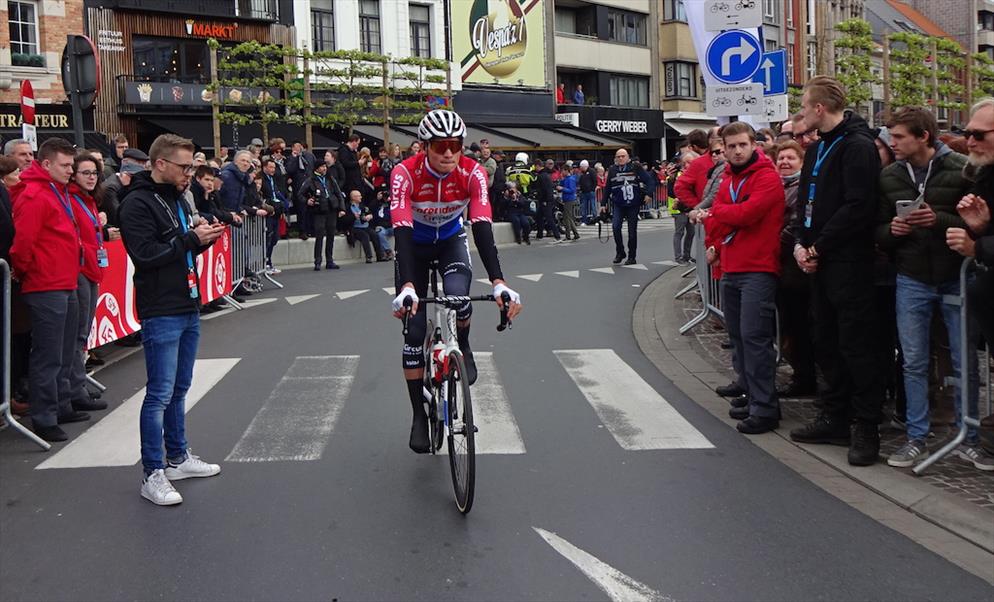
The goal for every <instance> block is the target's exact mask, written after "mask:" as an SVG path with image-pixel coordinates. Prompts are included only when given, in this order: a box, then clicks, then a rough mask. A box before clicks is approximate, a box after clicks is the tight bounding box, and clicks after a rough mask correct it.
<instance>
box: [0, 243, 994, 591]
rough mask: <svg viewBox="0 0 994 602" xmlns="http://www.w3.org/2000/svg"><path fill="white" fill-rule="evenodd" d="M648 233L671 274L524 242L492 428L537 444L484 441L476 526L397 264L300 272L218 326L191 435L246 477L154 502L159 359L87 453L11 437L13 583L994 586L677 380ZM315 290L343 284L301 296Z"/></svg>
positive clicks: (135, 368)
mask: <svg viewBox="0 0 994 602" xmlns="http://www.w3.org/2000/svg"><path fill="white" fill-rule="evenodd" d="M646 228H649V226H646ZM640 242H641V243H642V250H641V252H640V257H639V259H640V260H641V261H642V262H643V264H642V265H644V266H645V267H646V268H647V269H644V270H643V269H621V268H616V269H614V270H613V271H614V273H613V274H609V273H605V271H591V269H596V268H604V267H607V266H610V260H611V258H612V255H613V247H612V245H601V244H599V243H598V242H597V241H596V240H592V239H590V238H589V237H588V238H586V239H585V240H583V241H581V242H579V243H576V244H570V245H565V244H564V245H556V246H546V245H542V244H536V245H533V246H532V247H530V248H527V247H523V248H518V247H513V248H508V249H502V250H501V260H502V263H503V266H504V271H505V274H507V275H508V276H509V283H510V284H511V286H512V287H514V288H516V289H517V290H518V291H519V292H521V293H522V295H523V299H524V302H525V311H524V313H523V314H522V316H521V317H520V319H519V320H518V321H517V322H516V323H515V326H514V328H513V329H512V330H511V331H509V332H505V333H501V334H498V333H497V332H495V330H494V325H495V324H496V322H497V312H496V310H495V309H494V308H493V307H485V306H478V307H476V313H475V316H474V326H473V337H472V338H473V346H474V349H475V350H476V351H477V352H486V351H491V352H492V353H493V356H492V364H491V365H492V366H493V367H494V368H495V369H496V371H497V373H498V374H499V380H498V381H495V384H494V385H493V386H490V387H483V388H482V389H481V388H480V387H479V386H478V387H475V388H474V390H475V394H476V396H477V405H478V406H479V407H484V406H488V405H492V406H493V407H491V408H490V410H492V412H493V415H494V416H495V417H496V418H495V419H494V424H493V425H492V428H491V429H490V431H488V424H487V423H486V422H483V423H481V424H480V425H479V426H480V435H479V437H480V440H481V442H487V444H491V445H492V446H493V447H495V448H497V447H502V446H503V448H504V450H505V451H515V452H518V453H486V454H481V455H479V456H478V459H477V462H478V479H477V492H476V503H475V505H474V507H473V510H472V512H471V513H470V514H469V515H468V516H465V517H464V516H462V515H460V514H459V513H458V511H457V510H456V508H455V505H454V503H453V501H452V490H451V481H450V477H449V472H448V466H447V459H446V458H445V456H438V457H429V456H418V455H415V454H413V453H411V452H410V451H409V450H408V448H407V434H408V428H409V420H410V409H409V404H408V402H407V399H406V392H405V387H404V382H403V379H402V376H401V373H400V345H401V334H400V325H399V322H397V321H396V320H394V319H392V318H391V317H389V313H388V312H389V309H388V308H389V301H390V298H391V297H390V295H388V294H387V293H386V292H384V291H383V290H382V289H383V287H388V286H391V285H392V282H391V278H392V267H391V266H390V265H386V264H375V265H370V266H367V265H353V266H346V267H345V268H344V269H342V270H339V271H337V272H326V271H322V272H320V273H315V272H312V271H309V270H308V271H289V272H286V273H284V274H283V275H281V277H280V280H281V281H282V282H283V283H284V284H285V285H286V289H285V290H283V291H267V292H266V293H264V294H262V295H258V296H256V297H253V299H256V298H258V297H266V298H273V299H275V301H272V302H269V303H266V304H263V305H258V306H256V307H253V308H251V309H248V310H246V311H244V312H240V313H232V314H228V315H221V316H219V317H217V318H214V319H211V320H209V321H205V322H204V323H203V329H202V339H201V346H200V355H199V357H200V358H201V359H203V360H212V359H213V360H220V359H229V360H230V361H227V362H223V361H221V362H205V363H203V364H202V366H201V370H202V373H203V375H204V376H202V377H201V378H200V381H201V382H207V383H208V384H207V385H206V386H204V387H202V388H203V389H204V390H203V391H202V392H201V393H202V395H198V399H199V401H198V402H197V404H196V405H195V406H194V407H193V408H190V409H189V412H188V420H187V427H188V438H189V440H190V444H191V446H192V447H193V449H194V451H195V453H197V454H199V455H201V456H202V457H203V458H205V459H206V460H208V461H212V462H220V463H221V464H222V473H221V475H220V476H218V477H214V478H210V479H200V480H197V479H193V480H188V481H181V482H179V483H178V484H177V488H178V490H179V491H180V492H181V493H182V494H183V496H184V499H185V501H184V503H183V504H182V505H180V506H177V507H172V508H161V507H156V506H153V505H152V504H150V503H149V502H147V501H145V500H143V499H141V498H140V497H139V495H138V487H139V480H140V476H141V470H140V468H139V467H138V466H137V464H136V461H137V450H136V449H134V447H133V446H131V445H129V444H127V442H128V441H129V440H130V439H129V437H132V438H133V437H135V436H136V435H135V432H136V431H137V424H136V422H135V423H134V424H132V423H131V421H129V420H123V421H121V425H122V426H117V425H116V424H115V419H114V413H117V416H118V418H120V417H122V416H124V417H125V418H127V415H126V413H127V412H128V411H130V410H133V408H134V406H135V403H136V400H137V399H140V389H141V388H142V387H143V386H144V373H143V369H144V364H143V359H142V355H141V354H140V353H139V354H135V355H133V356H131V357H129V358H126V359H124V360H122V361H120V362H118V363H117V364H115V365H113V366H111V367H109V368H107V369H105V370H103V371H101V372H100V373H99V378H100V380H101V381H102V382H103V383H104V384H106V385H107V386H108V387H109V391H108V393H107V394H106V395H105V397H106V398H107V399H108V400H109V401H110V402H111V404H112V407H111V410H110V411H106V412H101V413H97V414H96V415H95V418H96V419H97V421H95V422H93V423H88V424H81V425H69V428H68V431H69V432H70V434H71V436H73V437H74V438H77V442H76V443H75V444H74V445H75V446H76V447H75V448H69V449H66V444H56V447H54V448H53V450H52V451H51V452H48V453H42V452H39V451H36V449H34V448H33V447H32V445H31V444H30V443H28V442H27V441H26V440H24V439H22V438H20V437H19V436H17V435H16V433H13V432H12V431H11V430H10V429H7V430H6V431H4V432H2V433H0V501H2V504H0V598H2V599H3V600H10V601H13V600H29V599H34V600H135V599H141V600H145V599H148V600H158V599H162V600H334V599H338V600H351V599H367V600H469V599H472V600H517V599H522V600H605V599H611V598H613V599H626V598H627V599H657V600H662V599H666V598H672V599H675V600H833V601H834V600H866V599H874V600H926V599H928V600H931V599H950V600H952V599H955V600H974V599H978V600H979V599H986V600H990V599H991V593H992V592H991V588H990V586H989V585H987V584H986V583H984V582H983V581H981V580H980V579H978V578H976V577H974V576H972V575H970V574H969V573H966V572H965V571H963V570H961V569H959V568H958V567H956V566H954V565H952V564H950V563H948V562H947V561H946V560H944V559H942V558H940V557H939V556H936V555H935V554H933V553H931V552H929V551H928V550H926V549H925V548H923V547H921V546H919V545H917V544H915V543H914V542H912V541H911V540H909V539H907V538H905V537H904V536H902V535H899V534H898V533H896V532H894V531H892V530H890V529H888V528H887V527H884V526H882V525H880V524H878V523H877V522H875V521H873V520H872V519H870V518H868V517H866V516H865V515H863V514H861V513H860V512H858V511H857V510H855V509H853V508H851V507H849V506H848V505H846V504H845V503H843V502H841V501H839V500H837V499H836V498H834V497H832V496H831V495H829V494H828V493H825V492H824V491H822V490H821V489H819V488H818V487H816V486H814V485H812V484H810V483H809V482H807V481H806V480H805V479H804V478H803V477H801V476H799V475H798V474H796V473H794V472H793V471H792V470H790V469H789V468H786V467H785V466H783V465H781V464H780V463H778V462H777V461H776V460H774V459H772V458H771V457H769V456H767V455H766V454H765V453H763V452H762V451H760V450H759V449H757V448H756V447H755V446H753V445H751V444H750V443H749V442H748V441H746V440H745V439H744V438H743V437H742V436H741V435H739V434H738V433H736V432H734V431H733V430H732V429H730V428H728V427H727V426H725V425H724V424H722V423H720V422H718V421H716V420H715V419H714V418H712V417H711V416H710V415H708V414H707V413H706V412H705V411H704V410H702V409H701V408H699V407H698V406H697V405H696V404H695V403H694V402H693V401H691V400H689V399H688V398H686V397H685V396H684V395H683V394H682V393H681V392H680V391H679V390H678V389H676V388H675V387H674V386H673V385H672V384H671V383H670V382H669V381H667V380H666V379H665V378H664V377H663V376H662V375H660V374H659V372H658V371H657V370H656V369H655V368H654V367H653V366H652V365H651V364H650V363H649V362H648V360H646V359H645V358H644V357H643V356H642V354H641V353H640V352H639V349H638V347H637V345H636V343H635V340H634V338H633V335H632V332H631V312H632V308H633V306H634V303H635V300H636V298H637V297H638V295H639V293H640V291H641V290H642V287H644V286H645V285H646V284H648V283H649V282H651V281H652V280H653V279H654V278H656V277H657V276H658V275H659V274H660V273H661V272H662V271H663V270H666V269H672V268H671V267H670V266H665V265H659V264H654V263H652V262H653V261H658V260H663V259H666V258H668V257H669V256H670V252H669V250H668V249H670V233H669V232H668V231H665V229H662V230H661V229H658V224H657V225H656V227H655V228H654V229H653V231H644V232H643V236H642V237H641V241H640ZM573 271H576V274H575V276H576V277H574V273H573ZM556 272H564V274H557V273H556ZM537 274H541V277H538V278H536V276H535V275H537ZM521 275H529V276H531V280H529V279H525V278H520V277H519V276H521ZM480 276H483V274H482V273H481V274H480ZM536 280H537V281H536ZM476 286H477V284H474V287H476ZM478 287H479V288H474V293H476V292H478V293H481V294H482V293H483V292H485V291H486V288H485V287H484V286H483V285H482V284H479V285H478ZM356 291H366V292H363V293H358V294H356ZM336 293H344V294H340V295H339V294H336ZM350 293H351V294H350ZM302 295H318V296H316V297H313V298H310V299H307V300H301V299H291V300H292V301H297V303H296V304H293V305H291V304H290V303H289V302H288V301H287V299H286V297H287V296H291V297H297V296H302ZM590 350H607V351H597V352H593V351H590ZM557 351H558V352H559V353H558V354H557V353H556V352H557ZM566 352H569V353H566ZM356 356H357V357H356ZM236 360H237V361H236ZM593 360H596V362H594V363H591V361H593ZM597 362H600V364H599V365H598V364H597ZM136 394H138V397H135V398H132V396H134V395H136ZM129 398H132V399H131V400H130V401H128V400H129ZM505 398H506V400H507V404H506V405H504V404H502V403H500V400H502V399H505ZM495 400H496V401H495ZM129 404H130V406H129ZM654 404H655V405H654ZM129 407H130V410H129ZM647 407H649V408H658V411H659V412H660V413H661V415H663V416H666V417H667V419H666V420H662V421H661V420H659V419H658V415H656V414H651V413H647V412H646V411H645V410H646V408H647ZM667 412H670V413H667ZM479 413H480V412H478V414H479ZM681 417H682V418H681ZM478 420H479V417H478ZM105 422H106V426H104V427H103V428H102V430H94V431H93V433H92V434H91V435H90V436H89V437H84V438H82V439H81V438H80V436H81V434H83V433H84V432H85V431H86V430H87V429H98V427H100V425H101V423H105ZM498 422H500V424H498ZM129 425H130V426H129ZM488 432H489V433H494V435H490V438H489V439H488ZM84 439H85V440H84ZM122 441H124V442H125V443H124V444H122V443H121V442H122ZM481 445H483V443H481ZM61 449H66V451H65V452H60V451H59V450H61ZM115 454H116V455H115ZM131 458H133V461H131V462H130V463H129V462H128V460H129V459H131ZM226 458H231V459H230V460H227V461H226ZM43 461H47V462H48V465H49V466H68V465H73V464H74V463H75V464H78V465H81V466H78V467H63V468H58V467H52V468H39V465H40V464H42V462H43ZM113 464H117V465H113Z"/></svg>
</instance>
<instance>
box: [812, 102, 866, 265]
mask: <svg viewBox="0 0 994 602" xmlns="http://www.w3.org/2000/svg"><path fill="white" fill-rule="evenodd" d="M839 137H843V138H842V140H840V141H839V142H838V144H836V145H835V148H834V149H832V152H831V153H827V154H826V156H825V159H824V162H823V163H822V165H821V168H820V169H819V173H818V180H817V183H816V188H815V198H814V207H813V212H812V219H811V227H810V228H806V227H804V214H805V205H806V204H807V202H808V190H809V188H810V185H811V182H812V178H811V173H812V171H813V169H814V165H815V160H816V156H817V154H818V150H819V149H823V150H824V151H827V149H828V148H829V146H831V144H832V143H833V142H834V141H835V140H837V139H838V138H839ZM873 138H874V134H873V133H872V132H871V131H870V128H869V126H867V124H866V120H864V119H863V118H862V117H860V116H859V115H857V114H855V113H853V112H852V111H846V112H845V117H844V119H843V120H842V123H840V124H839V125H837V126H836V127H835V128H834V129H832V130H831V131H829V132H825V133H824V134H822V141H821V142H819V143H818V144H817V145H814V146H812V147H811V148H809V149H808V152H807V153H806V154H805V155H804V167H803V168H801V182H800V185H799V187H798V199H797V202H798V204H799V206H800V209H799V211H798V219H797V221H796V222H795V228H794V231H795V232H796V233H797V242H798V243H799V244H801V245H803V246H805V247H810V246H812V245H814V247H815V250H816V251H817V252H818V255H819V256H820V259H819V261H822V262H825V261H866V262H872V261H873V231H874V226H875V224H876V216H877V203H878V198H877V182H878V180H879V178H880V155H879V154H877V147H876V145H874V143H873Z"/></svg>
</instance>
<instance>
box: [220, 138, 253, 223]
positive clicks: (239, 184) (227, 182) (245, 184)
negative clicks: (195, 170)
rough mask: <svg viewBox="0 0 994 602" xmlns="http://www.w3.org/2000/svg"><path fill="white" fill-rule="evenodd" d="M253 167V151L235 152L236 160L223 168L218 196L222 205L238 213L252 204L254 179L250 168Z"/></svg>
mask: <svg viewBox="0 0 994 602" xmlns="http://www.w3.org/2000/svg"><path fill="white" fill-rule="evenodd" d="M251 169H252V153H250V152H249V151H247V150H241V151H238V152H237V153H235V160H234V161H232V162H231V163H229V164H228V165H225V166H224V167H222V168H221V179H222V180H224V186H222V187H221V190H220V191H219V194H218V197H219V198H220V201H221V205H222V206H223V207H224V208H225V209H226V210H228V211H231V212H233V213H238V212H241V211H243V210H245V209H246V207H248V206H251V198H250V197H251V194H252V192H251V190H250V189H251V187H252V186H253V184H252V180H251V178H250V177H249V170H251Z"/></svg>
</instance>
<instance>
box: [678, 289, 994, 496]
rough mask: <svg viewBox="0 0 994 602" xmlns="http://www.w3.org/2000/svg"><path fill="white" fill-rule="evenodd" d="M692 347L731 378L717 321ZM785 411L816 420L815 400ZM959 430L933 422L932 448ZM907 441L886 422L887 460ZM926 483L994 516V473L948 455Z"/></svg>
mask: <svg viewBox="0 0 994 602" xmlns="http://www.w3.org/2000/svg"><path fill="white" fill-rule="evenodd" d="M674 304H675V308H676V309H677V313H678V315H682V316H684V317H685V321H689V320H690V319H691V318H692V317H694V316H695V315H697V314H698V313H699V312H700V307H701V297H700V295H699V294H698V293H697V292H696V291H692V292H690V293H687V294H686V295H684V296H683V297H681V298H680V299H677V300H675V301H674ZM686 338H687V339H688V340H689V341H690V344H691V348H692V349H693V350H694V351H695V352H696V353H697V354H698V355H699V356H700V357H701V358H703V359H704V360H705V361H706V362H707V363H708V364H710V365H711V366H712V367H713V368H714V369H716V370H718V371H721V372H726V373H728V374H729V377H730V379H731V374H732V370H731V366H732V357H731V351H730V350H727V349H722V348H721V343H723V342H724V341H726V340H727V336H726V334H725V331H724V328H723V327H722V326H721V323H720V322H719V321H718V320H716V319H713V318H709V319H707V320H705V321H704V322H703V323H701V324H698V325H697V326H696V327H694V328H693V329H692V330H691V331H690V333H688V336H687V337H686ZM790 375H791V370H790V367H789V366H787V365H786V364H785V363H784V364H783V365H781V366H780V367H779V368H778V370H777V382H778V384H786V383H787V381H788V380H789V379H790ZM980 399H981V403H980V410H981V415H983V414H984V413H985V410H986V403H985V400H986V392H985V390H983V389H982V390H981V393H980ZM781 410H782V412H783V414H784V417H785V418H793V419H796V420H802V421H804V420H808V419H811V418H814V416H815V414H816V412H817V411H816V409H815V407H814V402H813V400H812V399H810V398H808V399H782V400H781ZM884 411H885V415H886V417H887V420H889V419H890V417H891V416H892V415H893V413H894V406H893V403H892V402H888V404H887V405H886V406H885V408H884ZM954 434H955V429H954V428H953V427H952V425H950V424H936V423H935V421H934V420H933V424H932V435H933V436H930V438H929V449H930V450H932V451H935V450H938V449H939V448H940V447H942V444H943V443H944V442H945V441H947V440H949V439H951V438H952V437H953V435H954ZM904 442H905V436H904V432H903V431H902V430H900V429H898V428H896V426H892V425H890V424H888V423H887V422H885V423H884V424H883V425H882V426H881V429H880V447H881V450H880V451H881V455H882V456H883V457H887V456H888V455H889V454H891V453H892V452H893V451H894V450H896V449H897V448H898V447H900V446H901V445H902V444H903V443H904ZM893 470H897V471H901V472H905V473H907V474H908V475H909V476H912V477H913V473H912V472H911V469H910V468H906V469H904V468H894V469H893ZM918 478H920V479H922V480H923V481H925V482H926V483H928V484H930V485H933V486H935V487H937V488H939V489H942V490H944V491H946V492H948V493H951V494H954V495H956V496H957V497H959V498H961V499H962V500H964V501H967V502H969V503H971V504H974V505H976V506H978V507H981V508H984V509H986V510H989V511H991V513H992V514H994V472H984V471H981V470H977V469H976V468H975V467H974V466H973V464H969V463H967V462H965V461H964V460H961V459H959V458H956V457H950V456H947V457H945V458H943V459H942V460H939V461H938V462H936V463H935V464H933V465H932V466H931V467H930V468H929V469H928V470H927V471H926V472H925V474H923V475H921V476H920V477H918Z"/></svg>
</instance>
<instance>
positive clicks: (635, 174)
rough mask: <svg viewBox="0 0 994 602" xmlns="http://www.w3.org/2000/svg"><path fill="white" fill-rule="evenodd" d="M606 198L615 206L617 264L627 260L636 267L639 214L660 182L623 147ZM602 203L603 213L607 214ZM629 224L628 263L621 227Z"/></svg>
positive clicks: (608, 182) (613, 170)
mask: <svg viewBox="0 0 994 602" xmlns="http://www.w3.org/2000/svg"><path fill="white" fill-rule="evenodd" d="M607 186H608V187H607V190H606V196H607V197H608V198H609V199H610V201H611V205H612V213H613V219H612V223H611V228H612V230H613V231H614V248H615V255H614V263H616V264H617V263H621V262H622V261H625V265H634V264H635V263H637V262H636V259H635V253H636V251H637V249H638V214H639V208H640V207H641V206H642V203H646V202H649V201H650V200H652V194H653V192H655V190H656V179H655V178H654V177H653V176H652V175H651V174H650V173H649V172H647V171H646V170H645V169H643V168H642V167H641V166H640V165H637V164H635V163H633V162H632V161H631V159H630V158H629V156H628V150H626V149H623V148H619V149H618V150H617V152H616V153H615V154H614V165H612V166H611V169H609V170H608V173H607ZM606 204H607V200H605V201H603V202H602V207H601V211H605V208H604V205H606ZM625 220H627V221H628V255H627V257H628V259H627V261H626V260H625V257H626V256H625V245H624V240H623V238H622V235H621V224H622V222H623V221H625Z"/></svg>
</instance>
